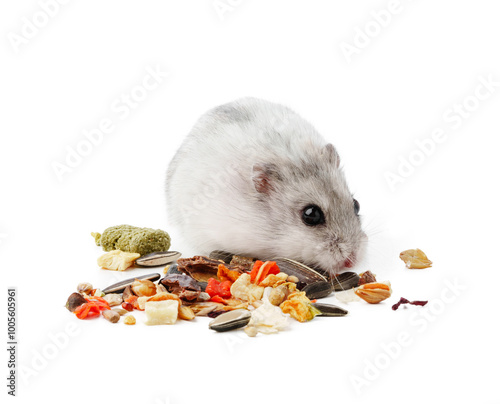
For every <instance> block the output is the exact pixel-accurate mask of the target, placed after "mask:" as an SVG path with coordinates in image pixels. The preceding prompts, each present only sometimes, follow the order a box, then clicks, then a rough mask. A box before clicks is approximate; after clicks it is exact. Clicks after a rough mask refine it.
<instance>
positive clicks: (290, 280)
mask: <svg viewBox="0 0 500 404" xmlns="http://www.w3.org/2000/svg"><path fill="white" fill-rule="evenodd" d="M286 281H287V282H293V283H298V282H299V278H297V277H296V276H295V275H290V276H289V277H288V278H287V280H286Z"/></svg>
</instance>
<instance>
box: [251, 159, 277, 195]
mask: <svg viewBox="0 0 500 404" xmlns="http://www.w3.org/2000/svg"><path fill="white" fill-rule="evenodd" d="M278 179H279V174H278V167H277V166H276V165H275V164H255V165H254V166H253V169H252V181H253V186H254V187H255V190H256V191H257V192H259V193H261V194H269V193H270V192H271V191H272V190H273V189H274V186H275V183H276V181H277V180H278Z"/></svg>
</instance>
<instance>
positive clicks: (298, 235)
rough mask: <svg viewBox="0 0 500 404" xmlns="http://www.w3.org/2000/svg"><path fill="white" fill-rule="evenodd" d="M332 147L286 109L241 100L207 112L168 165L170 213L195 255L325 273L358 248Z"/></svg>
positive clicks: (357, 223)
mask: <svg viewBox="0 0 500 404" xmlns="http://www.w3.org/2000/svg"><path fill="white" fill-rule="evenodd" d="M339 163H340V159H339V155H338V153H337V151H336V149H335V148H334V147H333V146H332V145H331V144H328V143H327V142H326V140H325V139H324V138H323V137H322V136H321V135H320V134H319V133H318V132H317V131H316V130H315V128H314V127H313V126H312V125H311V124H310V123H308V122H307V121H305V120H304V119H303V118H301V117H300V116H299V115H298V114H297V113H295V112H294V111H292V110H291V109H289V108H287V107H285V106H282V105H279V104H275V103H271V102H267V101H264V100H260V99H255V98H244V99H240V100H237V101H234V102H231V103H228V104H225V105H221V106H218V107H216V108H214V109H212V110H210V111H208V112H207V113H205V114H204V115H203V116H201V118H200V119H199V120H198V122H197V123H196V124H195V126H194V127H193V129H192V130H191V132H190V133H189V135H188V136H187V137H186V138H185V140H184V142H183V143H182V145H181V146H180V148H179V150H178V151H177V153H176V154H175V156H174V157H173V159H172V161H171V162H170V164H169V167H168V172H167V178H166V194H167V209H168V212H167V213H168V220H169V223H170V224H172V225H175V226H177V228H178V230H179V232H180V233H181V234H182V236H183V237H184V238H185V239H186V241H187V242H188V243H189V244H190V245H191V246H193V247H194V248H196V251H199V253H200V254H208V253H209V252H210V251H212V250H224V251H229V252H232V253H235V254H240V255H244V256H250V257H258V258H259V259H264V260H265V259H271V258H273V257H287V258H291V259H294V260H297V261H300V262H303V263H305V264H307V265H309V266H311V267H315V268H319V269H321V270H323V271H327V272H329V273H331V274H335V273H338V272H341V271H342V270H344V269H345V268H349V267H352V266H353V265H354V264H355V263H356V262H357V261H358V260H359V258H360V255H361V253H362V252H363V251H364V245H365V244H366V243H365V242H366V240H367V236H366V234H365V233H364V231H363V230H362V226H361V220H360V216H359V208H360V205H359V203H358V202H357V201H356V200H355V199H354V198H353V196H352V194H351V192H350V191H349V188H348V186H347V183H346V180H345V177H344V173H343V171H342V169H341V168H340V167H339Z"/></svg>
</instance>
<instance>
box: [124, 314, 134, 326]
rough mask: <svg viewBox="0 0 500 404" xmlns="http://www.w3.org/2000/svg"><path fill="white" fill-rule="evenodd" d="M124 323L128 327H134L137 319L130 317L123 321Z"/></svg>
mask: <svg viewBox="0 0 500 404" xmlns="http://www.w3.org/2000/svg"><path fill="white" fill-rule="evenodd" d="M123 323H124V324H127V325H134V324H135V317H134V316H131V315H128V316H126V317H125V318H124V319H123Z"/></svg>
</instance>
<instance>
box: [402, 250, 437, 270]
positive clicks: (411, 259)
mask: <svg viewBox="0 0 500 404" xmlns="http://www.w3.org/2000/svg"><path fill="white" fill-rule="evenodd" d="M399 258H401V259H402V260H403V261H404V263H405V264H406V268H410V269H423V268H430V267H431V266H432V261H431V260H430V259H429V258H427V255H425V253H424V252H423V251H422V250H420V249H418V248H416V249H414V250H406V251H403V252H402V253H401V254H399Z"/></svg>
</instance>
